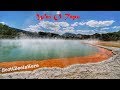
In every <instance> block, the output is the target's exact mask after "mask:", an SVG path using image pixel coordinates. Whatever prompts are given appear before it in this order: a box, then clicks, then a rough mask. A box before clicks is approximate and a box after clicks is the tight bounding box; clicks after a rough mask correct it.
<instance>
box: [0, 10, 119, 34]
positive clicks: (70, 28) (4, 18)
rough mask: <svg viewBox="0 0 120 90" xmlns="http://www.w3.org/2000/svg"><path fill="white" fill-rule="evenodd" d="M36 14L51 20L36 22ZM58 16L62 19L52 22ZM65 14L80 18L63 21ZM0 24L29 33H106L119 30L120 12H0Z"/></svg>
mask: <svg viewBox="0 0 120 90" xmlns="http://www.w3.org/2000/svg"><path fill="white" fill-rule="evenodd" d="M37 13H38V14H39V15H44V14H46V15H50V16H51V17H52V18H51V19H45V18H44V19H43V20H37V17H36V14H37ZM59 14H61V15H62V18H60V19H59V20H54V18H53V17H54V16H55V15H59ZM65 14H70V15H71V16H80V18H79V19H75V20H72V19H71V18H67V19H66V20H65ZM0 23H3V24H7V25H9V26H11V27H15V28H19V29H23V30H26V31H31V32H39V31H46V32H53V33H58V34H63V33H66V32H70V33H76V34H78V33H80V34H94V33H107V32H114V31H118V30H120V11H0Z"/></svg>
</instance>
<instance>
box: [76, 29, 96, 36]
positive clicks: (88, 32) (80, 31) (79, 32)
mask: <svg viewBox="0 0 120 90" xmlns="http://www.w3.org/2000/svg"><path fill="white" fill-rule="evenodd" d="M75 33H76V34H89V35H90V34H91V35H92V34H95V31H94V30H76V31H75Z"/></svg>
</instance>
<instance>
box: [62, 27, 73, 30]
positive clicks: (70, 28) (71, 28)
mask: <svg viewBox="0 0 120 90" xmlns="http://www.w3.org/2000/svg"><path fill="white" fill-rule="evenodd" d="M63 30H74V27H65V28H63Z"/></svg>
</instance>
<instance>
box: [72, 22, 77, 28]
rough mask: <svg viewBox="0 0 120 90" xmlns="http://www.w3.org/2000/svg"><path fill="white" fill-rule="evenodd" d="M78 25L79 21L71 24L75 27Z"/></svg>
mask: <svg viewBox="0 0 120 90" xmlns="http://www.w3.org/2000/svg"><path fill="white" fill-rule="evenodd" d="M78 25H79V23H78V22H75V23H73V24H71V26H72V27H75V26H78Z"/></svg>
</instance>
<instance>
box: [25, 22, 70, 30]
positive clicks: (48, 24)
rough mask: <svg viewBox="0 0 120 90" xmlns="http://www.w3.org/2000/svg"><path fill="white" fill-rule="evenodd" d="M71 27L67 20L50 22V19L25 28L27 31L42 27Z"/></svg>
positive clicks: (52, 28)
mask: <svg viewBox="0 0 120 90" xmlns="http://www.w3.org/2000/svg"><path fill="white" fill-rule="evenodd" d="M65 27H69V24H68V23H67V22H50V21H40V22H39V23H38V24H36V25H30V26H29V27H28V28H26V29H24V30H27V31H35V32H36V31H39V30H41V29H48V30H60V28H65Z"/></svg>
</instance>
